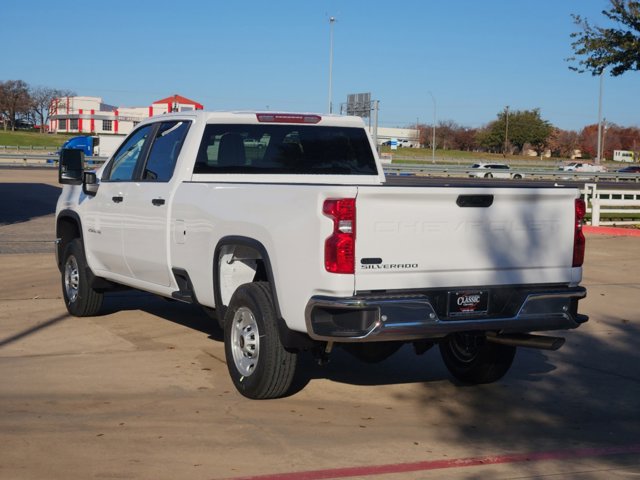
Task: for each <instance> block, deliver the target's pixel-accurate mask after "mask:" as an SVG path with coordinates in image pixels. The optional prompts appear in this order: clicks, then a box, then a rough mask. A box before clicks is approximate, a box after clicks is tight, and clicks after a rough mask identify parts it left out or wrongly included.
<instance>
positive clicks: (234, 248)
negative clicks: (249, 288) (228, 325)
mask: <svg viewBox="0 0 640 480" xmlns="http://www.w3.org/2000/svg"><path fill="white" fill-rule="evenodd" d="M213 275H214V277H213V278H214V282H213V285H214V296H215V302H216V308H219V307H222V309H224V308H226V306H228V305H229V302H230V300H231V297H232V296H233V293H234V292H235V291H236V290H237V289H238V287H239V286H240V285H243V284H245V283H251V282H269V284H270V288H271V293H272V298H273V302H274V307H275V309H276V312H277V313H278V316H280V308H279V305H278V297H277V295H276V286H275V283H274V279H273V273H272V270H271V263H270V261H269V255H268V253H267V251H266V249H265V248H264V246H263V245H262V244H261V243H260V242H258V241H256V240H253V239H249V238H244V237H228V238H226V239H222V240H221V241H220V243H219V244H218V246H217V247H216V249H215V254H214V260H213Z"/></svg>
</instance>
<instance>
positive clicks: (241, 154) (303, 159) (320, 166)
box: [193, 124, 378, 175]
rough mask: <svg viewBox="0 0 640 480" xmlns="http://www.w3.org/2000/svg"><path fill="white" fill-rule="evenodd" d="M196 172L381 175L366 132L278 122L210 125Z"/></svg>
mask: <svg viewBox="0 0 640 480" xmlns="http://www.w3.org/2000/svg"><path fill="white" fill-rule="evenodd" d="M193 172H194V173H257V174H283V173H284V174H287V173H289V174H311V175H377V173H378V172H377V169H376V164H375V160H374V156H373V152H372V150H371V145H370V143H369V139H368V137H367V135H366V133H365V130H364V129H363V128H347V127H321V126H310V125H274V124H258V125H238V124H235V125H225V124H211V125H207V127H206V128H205V132H204V136H203V139H202V143H201V145H200V149H199V152H198V159H197V161H196V164H195V167H194V170H193Z"/></svg>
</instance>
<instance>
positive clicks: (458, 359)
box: [439, 333, 516, 384]
mask: <svg viewBox="0 0 640 480" xmlns="http://www.w3.org/2000/svg"><path fill="white" fill-rule="evenodd" d="M439 347H440V354H441V355H442V360H444V364H445V365H446V366H447V369H448V370H449V372H450V373H451V375H453V376H454V377H455V378H457V379H458V380H460V381H461V382H464V383H471V384H479V383H492V382H495V381H496V380H499V379H500V378H502V377H503V376H504V375H505V374H506V373H507V371H508V370H509V368H511V364H512V363H513V359H514V357H515V354H516V347H513V346H510V345H500V344H497V343H491V342H488V341H487V340H486V338H485V337H484V336H482V335H473V334H467V333H454V334H452V335H449V336H448V337H446V338H445V339H444V340H442V341H441V342H440V344H439Z"/></svg>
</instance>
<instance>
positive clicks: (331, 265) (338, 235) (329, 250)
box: [322, 198, 356, 273]
mask: <svg viewBox="0 0 640 480" xmlns="http://www.w3.org/2000/svg"><path fill="white" fill-rule="evenodd" d="M322 213H323V214H325V215H326V216H327V217H329V218H331V219H332V220H333V233H332V234H331V236H330V237H329V238H327V240H326V241H325V242H324V267H325V268H326V269H327V272H331V273H354V270H355V258H356V254H355V250H356V199H355V198H339V199H332V200H325V201H324V205H323V206H322Z"/></svg>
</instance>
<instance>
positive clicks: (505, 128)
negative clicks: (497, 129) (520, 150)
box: [503, 105, 509, 158]
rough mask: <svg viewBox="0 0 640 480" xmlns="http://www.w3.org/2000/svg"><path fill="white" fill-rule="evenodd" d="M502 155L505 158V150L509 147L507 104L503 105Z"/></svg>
mask: <svg viewBox="0 0 640 480" xmlns="http://www.w3.org/2000/svg"><path fill="white" fill-rule="evenodd" d="M504 118H505V125H504V155H503V156H504V157H505V158H507V150H508V149H509V105H507V106H506V107H504Z"/></svg>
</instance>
